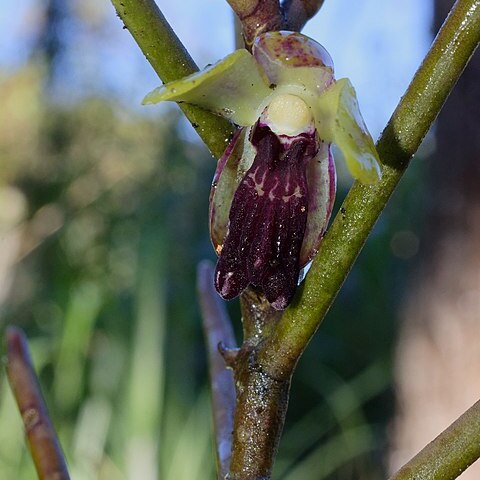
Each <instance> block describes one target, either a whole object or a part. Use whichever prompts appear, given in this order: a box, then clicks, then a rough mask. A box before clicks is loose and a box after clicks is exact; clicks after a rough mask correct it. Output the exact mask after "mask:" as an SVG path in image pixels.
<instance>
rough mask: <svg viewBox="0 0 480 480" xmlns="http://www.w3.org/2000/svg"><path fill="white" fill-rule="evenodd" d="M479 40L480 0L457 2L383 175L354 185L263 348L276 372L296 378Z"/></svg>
mask: <svg viewBox="0 0 480 480" xmlns="http://www.w3.org/2000/svg"><path fill="white" fill-rule="evenodd" d="M479 41H480V0H458V1H457V2H456V3H455V5H454V6H453V8H452V10H451V12H450V14H449V16H448V17H447V19H446V21H445V23H444V25H443V27H442V28H441V30H440V32H439V33H438V35H437V37H436V39H435V41H434V43H433V45H432V47H431V49H430V51H429V53H428V55H427V56H426V58H425V60H424V62H423V64H422V65H421V67H420V68H419V70H418V71H417V73H416V75H415V77H414V78H413V80H412V83H411V84H410V86H409V88H408V90H407V92H406V93H405V95H404V97H403V98H402V100H401V101H400V103H399V105H398V107H397V108H396V110H395V112H394V113H393V115H392V118H391V119H390V121H389V123H388V124H387V127H386V128H385V130H384V132H383V134H382V136H381V138H380V140H379V141H378V144H377V149H378V152H379V155H380V158H381V159H382V163H383V164H384V168H383V177H382V180H381V181H380V182H379V183H378V184H377V185H373V186H366V185H362V184H360V183H358V182H357V183H355V184H354V185H353V187H352V189H351V190H350V192H349V194H348V195H347V197H346V199H345V201H344V203H343V205H342V208H341V210H340V213H339V214H338V215H337V217H336V218H335V220H334V222H333V224H332V226H331V227H330V229H329V230H328V233H327V235H326V236H325V238H324V240H323V242H322V244H321V248H320V251H319V252H318V254H317V256H316V257H315V260H314V262H313V264H312V268H311V269H310V272H309V273H308V275H307V278H306V281H305V283H304V284H303V286H302V288H300V289H299V291H298V293H297V295H296V297H295V298H294V301H293V303H292V305H291V306H290V307H289V308H288V309H287V310H286V312H285V314H284V315H283V317H282V319H281V320H280V322H279V323H278V324H277V326H276V328H275V329H274V332H273V334H272V335H271V336H270V337H269V338H268V339H267V340H266V341H265V343H264V345H263V346H262V349H261V351H260V352H259V356H258V359H259V362H260V364H261V365H262V368H263V369H264V370H265V371H267V372H268V373H269V374H270V375H272V376H273V377H275V378H288V377H289V376H290V374H291V372H292V370H293V368H294V367H295V364H296V362H297V360H298V358H299V357H300V355H301V354H302V352H303V350H304V349H305V347H306V345H307V344H308V342H309V340H310V338H311V337H312V335H313V334H314V333H315V331H316V330H317V328H318V326H319V325H320V323H321V322H322V320H323V318H324V317H325V315H326V313H327V311H328V309H329V308H330V305H331V304H332V303H333V301H334V299H335V297H336V295H337V293H338V291H339V289H340V287H341V286H342V284H343V281H344V280H345V278H346V276H347V274H348V273H349V271H350V269H351V267H352V265H353V263H354V261H355V259H356V258H357V255H358V253H359V252H360V250H361V248H362V247H363V244H364V243H365V241H366V239H367V236H368V235H369V233H370V231H371V230H372V228H373V226H374V225H375V222H376V220H377V219H378V217H379V215H380V213H381V212H382V210H383V208H384V207H385V205H386V203H387V201H388V200H389V198H390V196H391V195H392V193H393V191H394V190H395V188H396V186H397V184H398V182H399V180H400V178H401V177H402V175H403V173H404V172H405V170H406V168H407V166H408V164H409V161H410V159H411V158H412V156H413V154H414V153H415V152H416V150H417V149H418V147H419V146H420V143H421V141H422V140H423V138H424V136H425V135H426V133H427V131H428V130H429V128H430V126H431V125H432V123H433V121H434V120H435V118H436V117H437V115H438V113H439V111H440V109H441V108H442V106H443V104H444V102H445V100H446V99H447V97H448V95H449V93H450V91H451V90H452V88H453V86H454V85H455V83H456V81H457V80H458V78H459V77H460V75H461V73H462V71H463V69H464V68H465V66H466V64H467V63H468V60H469V59H470V57H471V56H472V54H473V53H474V51H475V49H476V47H477V46H478V43H479Z"/></svg>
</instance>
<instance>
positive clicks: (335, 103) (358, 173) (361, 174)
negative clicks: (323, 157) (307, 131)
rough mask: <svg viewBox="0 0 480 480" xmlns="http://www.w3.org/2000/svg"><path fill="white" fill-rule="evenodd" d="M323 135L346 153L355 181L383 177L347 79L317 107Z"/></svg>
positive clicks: (324, 95) (330, 90) (322, 97)
mask: <svg viewBox="0 0 480 480" xmlns="http://www.w3.org/2000/svg"><path fill="white" fill-rule="evenodd" d="M313 108H314V110H315V118H316V121H317V129H318V133H319V136H320V138H321V139H322V140H325V141H326V142H330V143H334V144H335V145H337V147H338V148H339V149H340V151H341V152H342V154H343V156H344V157H345V161H346V163H347V167H348V169H349V171H350V173H351V174H352V175H353V177H354V178H356V179H358V180H360V181H361V182H362V183H366V184H371V183H375V182H376V181H377V180H379V179H380V178H381V175H382V173H381V169H380V159H379V157H378V153H377V150H376V148H375V144H374V142H373V139H372V137H371V135H370V133H369V132H368V129H367V127H366V125H365V122H364V120H363V118H362V115H361V113H360V109H359V107H358V101H357V96H356V93H355V89H354V88H353V86H352V84H351V83H350V81H349V80H348V79H347V78H342V79H340V80H338V81H337V82H336V83H334V84H333V85H331V86H330V87H328V88H327V89H326V90H325V91H324V92H323V93H322V94H321V95H320V96H319V97H318V100H317V102H315V105H314V107H313Z"/></svg>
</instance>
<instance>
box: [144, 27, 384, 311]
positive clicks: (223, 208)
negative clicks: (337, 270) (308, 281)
mask: <svg viewBox="0 0 480 480" xmlns="http://www.w3.org/2000/svg"><path fill="white" fill-rule="evenodd" d="M165 100H170V101H176V102H187V103H191V104H194V105H198V106H200V107H203V108H205V109H208V110H211V111H212V112H214V113H216V114H218V115H221V116H223V117H225V118H227V119H229V120H231V121H232V122H234V123H235V124H236V125H238V126H239V127H240V128H239V130H237V133H236V134H235V135H234V137H233V139H232V141H231V142H230V144H229V145H228V147H227V149H226V150H225V153H224V154H223V156H222V158H221V159H220V160H219V162H218V166H217V170H216V172H215V177H214V180H213V185H212V190H211V195H210V234H211V238H212V242H213V245H214V248H215V251H216V252H217V254H218V255H219V260H218V262H217V267H216V270H215V286H216V289H217V290H218V292H219V293H220V295H221V296H222V297H223V298H225V299H231V298H234V297H236V296H237V295H239V294H240V293H241V292H242V291H243V290H244V289H245V288H246V287H247V286H249V285H253V286H255V287H257V288H259V289H261V290H262V291H263V292H264V294H265V296H266V298H267V300H268V301H269V302H270V303H271V305H272V306H273V307H274V308H275V309H278V310H282V309H284V308H286V307H287V306H288V304H289V303H290V301H291V300H292V298H293V295H294V293H295V290H296V287H297V285H298V282H299V278H300V275H301V270H302V268H303V267H305V266H306V265H307V264H308V263H309V262H310V261H311V259H312V258H313V256H314V255H315V253H316V252H317V250H318V246H319V244H320V241H321V239H322V237H323V235H324V233H325V230H326V227H327V224H328V221H329V218H330V215H331V212H332V207H333V202H334V198H335V191H336V174H335V165H334V163H333V157H332V152H331V144H335V145H336V146H337V147H338V148H339V150H340V151H341V153H342V154H343V157H344V158H345V161H346V163H347V166H348V169H349V170H350V172H351V173H352V175H353V176H354V177H355V178H356V179H358V180H360V181H361V182H363V183H367V184H369V183H373V182H376V181H377V180H378V179H379V178H380V176H381V169H380V163H379V159H378V155H377V152H376V150H375V145H374V143H373V140H372V137H371V136H370V133H369V132H368V130H367V127H366V126H365V123H364V121H363V118H362V116H361V114H360V110H359V107H358V102H357V98H356V94H355V90H354V89H353V87H352V85H351V83H350V81H349V80H348V79H341V80H337V81H336V80H335V78H334V73H333V62H332V59H331V58H330V55H329V54H328V53H327V51H326V50H325V49H324V48H323V47H322V46H321V45H320V44H318V43H317V42H315V41H314V40H312V39H310V38H308V37H306V36H305V35H302V34H300V33H294V32H286V31H281V32H268V33H265V34H262V35H260V36H259V37H257V38H256V39H255V41H254V44H253V48H252V53H250V52H248V51H247V50H245V49H240V50H237V51H235V52H234V53H232V54H231V55H228V56H227V57H226V58H224V59H223V60H221V61H219V62H218V63H216V64H215V65H212V66H208V67H207V68H206V69H204V70H203V71H201V72H198V73H195V74H193V75H190V76H188V77H186V78H183V79H181V80H178V81H175V82H171V83H168V84H166V85H163V86H161V87H159V88H157V89H155V90H154V91H153V92H151V93H150V94H148V95H147V96H146V97H145V100H144V103H145V104H149V103H158V102H161V101H165Z"/></svg>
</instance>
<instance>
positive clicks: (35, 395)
mask: <svg viewBox="0 0 480 480" xmlns="http://www.w3.org/2000/svg"><path fill="white" fill-rule="evenodd" d="M6 342H7V374H8V379H9V382H10V385H11V387H12V390H13V393H14V395H15V399H16V401H17V405H18V408H19V410H20V414H21V416H22V419H23V424H24V426H25V432H26V434H27V439H28V444H29V448H30V452H31V454H32V458H33V461H34V463H35V468H36V469H37V473H38V478H39V479H40V480H69V478H70V477H69V474H68V471H67V465H66V462H65V459H64V457H63V453H62V450H61V448H60V443H59V441H58V438H57V435H56V433H55V430H54V428H53V425H52V422H51V420H50V417H49V415H48V410H47V407H46V405H45V402H44V400H43V397H42V393H41V391H40V386H39V384H38V379H37V376H36V374H35V371H34V369H33V364H32V360H31V358H30V352H29V350H28V345H27V340H26V338H25V336H24V334H23V332H22V331H21V330H20V329H17V328H14V327H10V328H9V329H8V330H7V332H6Z"/></svg>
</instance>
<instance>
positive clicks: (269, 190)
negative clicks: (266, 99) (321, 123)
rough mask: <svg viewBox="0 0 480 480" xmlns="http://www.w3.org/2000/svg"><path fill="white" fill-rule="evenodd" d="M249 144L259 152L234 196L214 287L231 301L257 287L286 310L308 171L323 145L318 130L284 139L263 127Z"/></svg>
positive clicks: (301, 233) (302, 224)
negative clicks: (248, 289) (248, 288)
mask: <svg viewBox="0 0 480 480" xmlns="http://www.w3.org/2000/svg"><path fill="white" fill-rule="evenodd" d="M285 140H286V141H285ZM250 141H251V143H252V144H253V146H254V147H255V148H256V151H257V154H256V156H255V159H254V161H253V164H252V166H251V167H250V168H249V170H248V171H247V173H246V174H245V176H244V177H243V179H242V181H241V182H240V184H239V186H238V188H237V190H236V192H235V195H234V197H233V201H232V206H231V209H230V214H229V225H228V233H227V235H226V238H225V241H224V243H223V248H222V251H221V254H220V258H219V260H218V263H217V268H216V271H215V286H216V288H217V290H218V292H219V293H220V294H221V295H222V297H223V298H225V299H231V298H234V297H236V296H237V295H239V294H240V293H241V292H242V291H243V290H244V289H245V288H246V287H247V286H248V285H249V284H252V285H254V286H257V287H259V288H261V289H262V290H263V292H264V293H265V296H266V298H267V300H268V301H269V302H270V303H271V304H272V306H273V307H274V308H276V309H278V310H281V309H284V308H286V307H287V305H288V304H289V303H290V301H291V299H292V297H293V295H294V293H295V289H296V287H297V282H298V276H299V271H300V258H299V257H300V251H301V247H302V242H303V237H304V233H305V228H306V224H307V216H308V185H307V176H306V167H307V164H308V162H309V161H310V160H312V159H313V158H314V157H315V155H316V153H317V150H318V143H317V139H316V134H315V132H312V133H311V134H305V133H304V134H301V135H299V136H297V137H290V138H288V139H284V141H282V139H281V138H279V137H278V136H277V135H276V134H274V133H273V132H272V131H271V130H270V129H269V127H268V126H266V125H260V124H257V126H256V127H255V128H254V130H253V132H252V137H251V140H250Z"/></svg>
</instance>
